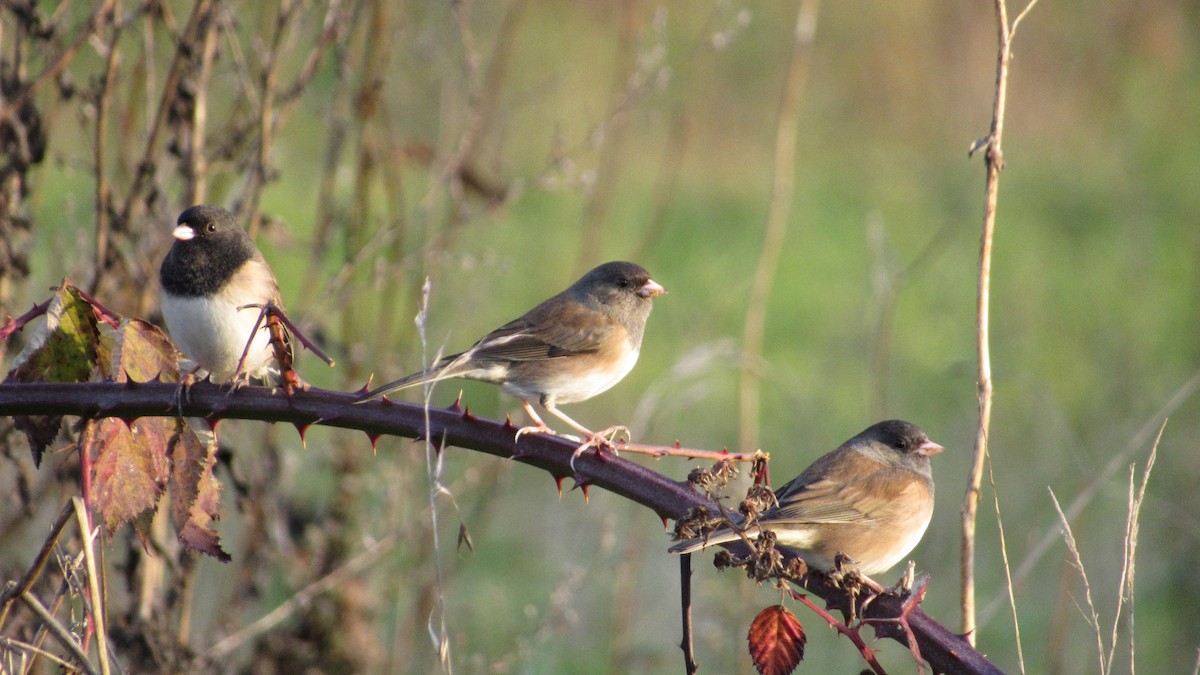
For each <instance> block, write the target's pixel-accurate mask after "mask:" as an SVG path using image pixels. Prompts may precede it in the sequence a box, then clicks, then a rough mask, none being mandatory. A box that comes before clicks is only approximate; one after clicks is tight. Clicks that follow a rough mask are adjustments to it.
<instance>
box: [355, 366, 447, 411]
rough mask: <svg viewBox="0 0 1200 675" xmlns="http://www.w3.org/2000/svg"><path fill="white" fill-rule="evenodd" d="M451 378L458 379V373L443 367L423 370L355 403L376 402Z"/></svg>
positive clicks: (369, 393) (371, 392) (373, 391)
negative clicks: (392, 394)
mask: <svg viewBox="0 0 1200 675" xmlns="http://www.w3.org/2000/svg"><path fill="white" fill-rule="evenodd" d="M451 377H456V373H454V372H450V369H448V368H444V367H441V368H437V367H435V368H431V369H429V370H422V371H421V372H419V373H413V374H411V375H405V376H404V377H402V378H400V379H398V380H393V381H391V382H388V383H387V384H385V385H383V386H382V387H378V388H376V389H372V390H371V391H369V392H367V393H365V394H363V395H362V396H361V397H359V399H358V400H357V401H355V403H366V402H367V401H374V400H375V399H377V398H381V397H383V396H386V395H388V394H390V393H392V392H393V391H399V390H400V389H408V388H409V387H415V386H417V385H419V384H425V383H426V382H438V381H441V380H446V379H449V378H451Z"/></svg>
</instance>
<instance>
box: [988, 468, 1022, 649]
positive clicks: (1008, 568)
mask: <svg viewBox="0 0 1200 675" xmlns="http://www.w3.org/2000/svg"><path fill="white" fill-rule="evenodd" d="M987 470H988V483H989V485H990V486H991V488H992V505H993V507H994V508H995V509H996V531H997V533H998V534H999V535H1000V560H1001V561H1002V562H1003V563H1004V582H1005V583H1004V587H1005V588H1006V589H1008V606H1009V607H1010V608H1011V609H1012V620H1013V632H1014V634H1015V637H1016V642H1017V668H1018V669H1019V670H1020V672H1022V673H1024V672H1025V650H1024V649H1022V647H1021V621H1020V618H1019V617H1018V616H1017V596H1016V593H1015V591H1014V590H1013V580H1012V565H1010V564H1009V561H1008V540H1007V539H1005V537H1004V519H1003V518H1002V517H1001V516H1000V493H999V492H998V491H997V490H996V476H995V474H993V473H992V459H991V456H990V455H989V456H988V458H987Z"/></svg>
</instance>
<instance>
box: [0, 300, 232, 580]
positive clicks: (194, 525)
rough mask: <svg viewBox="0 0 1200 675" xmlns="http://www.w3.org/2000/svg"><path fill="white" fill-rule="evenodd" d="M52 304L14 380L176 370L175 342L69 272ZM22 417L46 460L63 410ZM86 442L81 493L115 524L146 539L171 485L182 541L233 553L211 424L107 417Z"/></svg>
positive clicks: (140, 378)
mask: <svg viewBox="0 0 1200 675" xmlns="http://www.w3.org/2000/svg"><path fill="white" fill-rule="evenodd" d="M45 314H46V320H45V322H44V323H43V324H42V326H41V327H40V328H39V329H38V330H37V331H36V332H35V334H34V335H33V336H32V338H31V339H30V341H29V345H28V347H26V349H25V350H24V351H23V352H22V353H21V354H20V355H19V356H18V357H17V358H16V360H15V364H14V366H13V368H12V370H11V371H9V373H8V377H7V381H14V382H36V381H47V382H86V381H101V380H108V381H115V382H131V381H132V382H151V381H154V380H161V381H168V382H176V381H178V380H179V370H178V366H177V362H176V358H175V347H174V345H173V344H172V343H171V341H170V339H168V338H167V336H166V335H165V334H164V333H163V332H162V331H161V330H159V329H158V328H157V327H156V326H154V325H152V324H150V323H147V322H145V321H143V320H141V319H126V318H122V317H118V316H116V315H114V314H113V313H112V312H111V311H109V310H108V309H107V308H105V307H103V306H101V305H100V304H99V303H97V302H96V301H95V300H94V299H93V298H91V297H90V296H88V295H87V294H86V293H84V292H83V291H81V290H79V289H78V288H76V287H75V286H73V285H72V284H71V283H70V281H64V282H63V284H62V286H61V287H60V288H59V289H58V292H57V293H56V294H55V296H54V297H53V298H52V299H51V300H50V301H49V302H48V303H47V304H46V305H45ZM22 318H23V319H25V320H26V321H27V320H28V319H29V318H32V317H22ZM17 328H20V326H17ZM15 422H16V425H17V428H19V429H21V430H22V431H23V432H24V433H25V435H26V436H27V437H28V439H29V444H30V447H31V449H32V451H33V459H34V462H35V463H36V464H40V463H41V460H42V456H43V455H44V454H45V452H46V450H47V449H48V448H49V447H50V446H51V444H53V443H54V442H55V440H56V439H57V438H58V437H59V433H60V431H61V429H62V422H63V418H62V417H61V416H54V417H46V416H39V417H32V416H24V417H17V418H16V419H15ZM79 449H80V455H81V458H82V459H83V462H82V466H83V467H84V471H85V472H86V475H84V476H83V485H84V486H85V487H84V497H85V498H86V499H87V502H88V507H89V508H90V509H91V510H92V512H93V513H95V514H97V515H99V516H100V517H101V518H103V520H104V524H105V526H106V527H107V528H108V530H109V531H110V532H111V531H112V530H115V529H116V528H117V527H119V526H120V525H122V524H125V523H132V524H133V527H134V529H135V530H136V532H137V534H138V537H139V538H141V539H142V542H143V544H146V542H147V541H148V540H147V537H148V533H149V528H150V522H151V520H152V519H153V517H154V514H155V512H156V511H157V509H158V505H159V500H160V498H161V497H162V493H163V491H164V490H167V489H169V490H170V495H171V504H170V508H171V522H172V523H173V524H174V526H175V530H176V532H177V533H178V535H179V541H180V543H182V544H183V545H184V546H186V547H187V548H189V549H192V550H195V551H199V552H201V553H207V554H208V555H211V556H213V557H215V558H218V559H220V560H229V556H228V554H226V553H225V552H224V551H223V550H222V549H221V546H220V539H219V537H218V536H217V533H216V532H215V531H214V530H212V529H211V528H210V527H209V524H210V522H211V521H212V520H214V519H216V518H217V517H218V507H219V504H220V492H221V490H220V487H221V486H220V483H218V482H217V480H216V477H215V476H214V475H213V469H214V467H215V465H216V439H215V438H214V437H213V436H212V434H211V433H209V432H208V431H207V430H199V432H197V430H195V429H193V428H192V427H191V426H190V425H188V424H187V423H186V422H185V421H184V420H182V419H177V418H171V417H145V418H139V419H132V420H123V419H120V418H115V417H106V418H103V419H98V420H86V421H85V423H84V425H83V430H82V432H81V433H80V435H79Z"/></svg>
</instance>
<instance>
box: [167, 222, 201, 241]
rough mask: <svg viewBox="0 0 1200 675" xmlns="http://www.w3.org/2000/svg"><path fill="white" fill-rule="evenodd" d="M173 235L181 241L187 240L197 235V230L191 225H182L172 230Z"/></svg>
mask: <svg viewBox="0 0 1200 675" xmlns="http://www.w3.org/2000/svg"><path fill="white" fill-rule="evenodd" d="M171 236H173V237H175V238H176V239H178V240H179V241H187V240H189V239H192V238H193V237H195V236H196V231H195V230H193V229H192V226H191V225H180V226H179V227H177V228H175V229H174V230H173V231H172V232H171Z"/></svg>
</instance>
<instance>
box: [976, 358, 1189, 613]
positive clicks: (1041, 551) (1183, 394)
mask: <svg viewBox="0 0 1200 675" xmlns="http://www.w3.org/2000/svg"><path fill="white" fill-rule="evenodd" d="M1197 389H1200V372H1196V373H1195V374H1193V375H1192V377H1191V378H1189V379H1188V381H1187V382H1185V383H1183V385H1181V386H1180V387H1179V389H1178V390H1176V391H1175V393H1174V394H1172V395H1171V398H1170V399H1168V400H1167V401H1166V403H1164V404H1163V405H1162V407H1161V408H1159V409H1158V410H1157V411H1155V413H1154V414H1153V415H1151V416H1150V419H1149V420H1148V421H1147V422H1146V424H1144V425H1142V427H1141V428H1139V429H1138V430H1137V432H1136V433H1135V434H1134V435H1133V437H1132V439H1130V441H1129V443H1128V444H1127V445H1126V446H1125V448H1123V449H1122V450H1121V452H1119V453H1117V454H1116V455H1115V456H1114V457H1113V458H1112V459H1110V460H1108V463H1107V464H1105V465H1104V468H1102V469H1101V470H1100V471H1099V473H1097V474H1096V477H1095V478H1094V479H1093V480H1092V482H1091V483H1089V484H1088V485H1087V487H1086V488H1084V489H1083V490H1082V491H1081V492H1080V493H1079V494H1078V495H1076V496H1075V499H1073V500H1072V501H1071V504H1070V505H1069V506H1067V517H1068V518H1074V517H1076V516H1077V515H1079V514H1080V513H1081V512H1082V511H1083V510H1084V509H1085V508H1087V506H1088V504H1090V503H1091V501H1092V499H1093V498H1094V497H1095V496H1096V494H1097V493H1098V492H1099V491H1100V487H1101V486H1102V485H1104V484H1105V483H1106V482H1107V481H1108V480H1109V479H1110V478H1112V476H1113V474H1114V473H1116V471H1117V469H1118V468H1119V467H1120V466H1121V465H1122V464H1123V463H1124V462H1126V461H1127V460H1128V458H1129V457H1130V456H1131V455H1132V454H1133V453H1134V451H1136V450H1138V449H1139V448H1141V447H1142V446H1144V445H1145V444H1146V443H1148V442H1149V441H1150V438H1151V435H1152V434H1153V433H1154V430H1155V429H1156V428H1157V427H1158V426H1159V425H1161V424H1162V423H1161V422H1159V421H1158V420H1163V419H1165V418H1166V417H1167V416H1168V415H1170V414H1172V413H1174V412H1175V411H1176V410H1178V409H1179V408H1180V407H1181V406H1182V405H1183V404H1184V403H1186V402H1187V401H1188V400H1190V399H1191V397H1192V395H1193V394H1195V393H1196V391H1197ZM1057 539H1058V528H1057V527H1050V528H1047V530H1046V532H1045V533H1044V534H1043V535H1042V537H1041V539H1039V540H1038V542H1037V544H1036V545H1034V546H1033V548H1031V549H1030V550H1029V552H1028V553H1026V554H1025V557H1024V559H1022V560H1021V564H1020V565H1018V566H1017V571H1016V574H1014V575H1013V585H1014V586H1020V585H1021V584H1023V583H1024V581H1025V579H1027V578H1028V577H1029V575H1031V574H1033V571H1034V568H1035V567H1036V566H1037V564H1038V563H1039V562H1040V561H1041V559H1042V558H1043V557H1044V556H1045V555H1046V553H1047V552H1048V551H1049V550H1050V547H1051V546H1053V544H1054V542H1055V541H1056V540H1057ZM1003 601H1004V598H1003V596H1001V595H998V596H996V597H995V598H994V599H993V600H992V601H991V602H989V603H988V605H987V606H986V607H984V609H983V611H982V612H980V624H985V623H987V621H988V620H989V619H990V618H991V616H992V615H993V614H995V612H996V611H998V608H999V606H1000V603H1002V602H1003Z"/></svg>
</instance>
